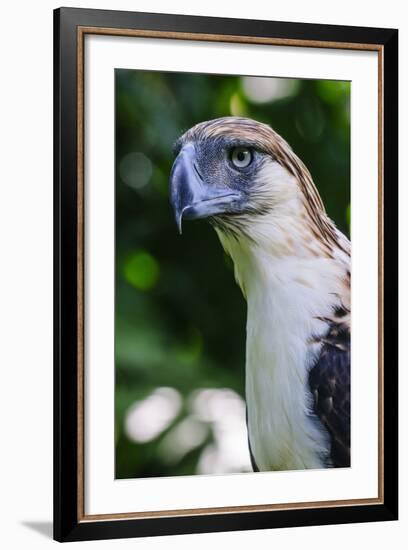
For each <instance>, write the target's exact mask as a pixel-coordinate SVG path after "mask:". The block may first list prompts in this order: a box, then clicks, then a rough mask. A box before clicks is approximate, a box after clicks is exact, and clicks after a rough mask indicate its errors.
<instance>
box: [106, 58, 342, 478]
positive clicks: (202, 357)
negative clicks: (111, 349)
mask: <svg viewBox="0 0 408 550" xmlns="http://www.w3.org/2000/svg"><path fill="white" fill-rule="evenodd" d="M115 110H116V288H115V292H116V297H115V298H116V317H115V339H116V340H115V361H116V379H115V406H116V411H115V413H116V415H115V430H116V433H115V436H116V477H119V478H128V477H149V476H167V475H182V474H193V473H196V472H197V471H199V472H209V471H244V470H245V469H247V465H248V456H247V447H246V434H245V407H244V404H243V401H242V397H243V395H244V381H245V370H244V367H245V323H246V306H245V302H244V300H243V298H242V296H241V293H240V291H239V289H238V287H237V286H236V284H235V282H234V278H233V272H232V270H231V262H230V260H229V259H228V258H226V257H225V254H224V252H223V250H222V248H221V246H220V244H219V242H218V239H217V237H216V235H215V232H214V231H213V230H212V228H211V227H210V226H209V225H208V224H207V223H205V222H194V223H188V224H186V226H185V228H184V231H183V236H182V237H180V236H179V235H178V233H177V229H176V225H175V223H174V220H173V215H172V211H171V208H170V205H169V201H168V178H169V173H170V170H171V166H172V163H173V154H172V147H173V143H174V141H175V140H176V139H177V137H179V135H180V134H181V133H183V132H184V131H185V130H187V129H188V128H190V127H191V126H193V125H194V124H196V123H198V122H201V121H203V120H208V119H212V118H217V117H219V116H227V115H231V114H234V115H243V116H249V117H251V118H254V119H256V120H259V121H262V122H266V123H268V124H270V125H271V126H272V127H273V128H274V129H275V130H276V131H277V132H278V133H280V134H281V135H282V136H283V137H284V138H285V139H286V140H287V141H288V142H289V144H290V145H291V147H292V148H293V149H294V151H295V152H296V154H297V155H298V156H299V157H300V158H301V159H302V160H303V161H304V162H305V164H306V165H307V166H308V168H309V170H310V171H311V173H312V176H313V179H314V181H315V183H316V185H317V187H318V189H319V191H320V193H321V195H322V198H323V201H324V203H325V205H326V209H327V211H328V214H329V215H330V216H331V217H332V218H333V219H334V221H335V222H336V224H337V226H338V227H339V228H340V229H341V230H342V231H344V232H345V233H347V234H348V232H349V215H350V214H349V203H350V188H349V181H350V128H349V123H350V122H349V121H350V83H348V82H338V81H316V80H296V79H277V78H274V79H264V78H250V77H243V78H241V77H235V76H218V75H199V74H176V73H159V72H142V71H133V70H122V69H118V70H116V104H115ZM206 392H207V393H206ZM208 392H210V393H208ZM211 392H212V393H211ZM175 396H177V397H175ZM240 396H241V397H240ZM166 399H167V401H166ZM166 403H167V405H166ZM198 404H200V406H201V409H197V407H198ZM155 407H156V409H157V410H156V409H155ZM166 407H167V409H166ZM205 407H207V409H205ZM211 407H212V409H211ZM166 410H167V416H166ZM206 410H207V412H206ZM212 410H216V411H217V413H216V415H215V416H214V415H213V416H211V414H213V413H211V414H210V412H211V411H212ZM159 413H160V414H159ZM132 415H133V416H132ZM132 419H133V420H132ZM141 419H142V420H141ZM149 420H150V424H151V426H150V427H151V430H150V431H149V429H148V428H149V426H148V424H149ZM135 422H136V424H135ZM153 427H156V431H154V430H153ZM145 428H146V429H147V431H146V429H145ZM143 430H144V431H143ZM234 434H235V435H234ZM143 438H144V439H143ZM245 453H246V454H245Z"/></svg>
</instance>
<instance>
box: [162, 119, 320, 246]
mask: <svg viewBox="0 0 408 550" xmlns="http://www.w3.org/2000/svg"><path fill="white" fill-rule="evenodd" d="M175 153H176V154H177V158H176V160H175V162H174V164H173V168H172V171H171V175H170V195H171V203H172V206H173V209H174V214H175V218H176V223H177V226H178V229H179V231H180V232H181V229H182V222H183V220H184V219H198V218H210V220H211V221H212V222H213V223H214V225H216V226H217V227H219V228H220V229H229V230H231V231H233V232H235V233H241V234H246V235H248V234H249V235H251V229H252V230H253V229H254V227H256V224H257V221H259V220H260V219H265V216H267V215H269V219H274V220H275V221H278V220H279V219H282V217H285V216H286V217H287V216H290V218H291V219H292V220H293V219H295V218H296V217H297V216H298V215H299V214H300V213H301V211H303V210H304V209H305V208H306V210H307V209H308V208H309V210H310V209H312V210H313V209H314V211H315V212H311V216H310V218H311V219H314V218H316V217H319V215H320V214H323V215H324V207H323V204H322V202H321V199H320V196H319V195H318V192H317V190H316V188H315V186H314V184H313V182H312V179H311V176H310V174H309V172H308V170H307V168H306V167H305V166H304V164H303V163H302V162H301V161H300V159H299V158H298V157H297V156H296V155H295V154H294V153H293V151H292V149H291V148H290V146H289V145H288V144H287V143H286V141H285V140H284V139H283V138H282V137H281V136H279V134H277V133H276V132H275V131H274V130H273V129H272V128H271V127H270V126H268V125H266V124H263V123H261V122H257V121H255V120H251V119H248V118H241V117H224V118H218V119H215V120H210V121H206V122H202V123H200V124H197V125H196V126H194V127H192V128H190V130H188V131H187V132H186V133H185V134H183V135H182V136H181V137H180V138H179V139H178V140H177V142H176V144H175ZM271 215H272V216H271ZM320 229H321V227H320V228H319V226H318V227H317V230H318V231H319V230H320Z"/></svg>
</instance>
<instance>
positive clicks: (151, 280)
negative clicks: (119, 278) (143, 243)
mask: <svg viewBox="0 0 408 550" xmlns="http://www.w3.org/2000/svg"><path fill="white" fill-rule="evenodd" d="M123 271H124V276H125V279H126V281H127V282H128V283H129V284H131V285H132V286H134V287H135V288H137V289H138V290H143V291H146V290H150V289H151V288H153V287H154V286H155V285H156V283H157V281H158V279H159V275H160V266H159V263H158V262H157V260H155V258H153V256H152V255H151V254H149V253H148V252H146V251H145V250H138V251H136V252H134V253H133V254H131V255H130V256H128V258H127V259H126V261H125V264H124V269H123Z"/></svg>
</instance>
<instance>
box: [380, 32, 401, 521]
mask: <svg viewBox="0 0 408 550" xmlns="http://www.w3.org/2000/svg"><path fill="white" fill-rule="evenodd" d="M383 63H384V90H383V91H384V94H383V98H384V102H383V119H384V132H383V147H384V164H383V170H384V202H383V211H384V257H383V265H384V292H383V296H384V306H383V311H384V314H383V331H384V332H383V334H384V352H383V353H384V505H385V506H386V507H387V509H388V510H390V511H391V512H392V514H393V515H394V516H395V519H398V31H397V30H396V31H395V32H394V33H393V35H392V36H391V37H390V38H389V40H388V41H387V42H386V43H385V44H384V58H383ZM386 360H387V363H388V369H387V368H386V367H385V362H386Z"/></svg>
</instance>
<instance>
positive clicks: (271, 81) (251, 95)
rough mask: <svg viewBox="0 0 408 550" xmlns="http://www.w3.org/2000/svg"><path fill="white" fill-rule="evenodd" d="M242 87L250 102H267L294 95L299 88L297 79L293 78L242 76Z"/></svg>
mask: <svg viewBox="0 0 408 550" xmlns="http://www.w3.org/2000/svg"><path fill="white" fill-rule="evenodd" d="M242 88H243V90H244V93H245V95H246V97H247V98H248V99H249V101H251V102H252V103H269V102H271V101H276V100H277V99H283V98H285V97H290V96H292V95H294V94H295V93H296V92H297V91H298V88H299V80H297V79H293V78H268V77H262V76H244V77H243V78H242Z"/></svg>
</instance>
